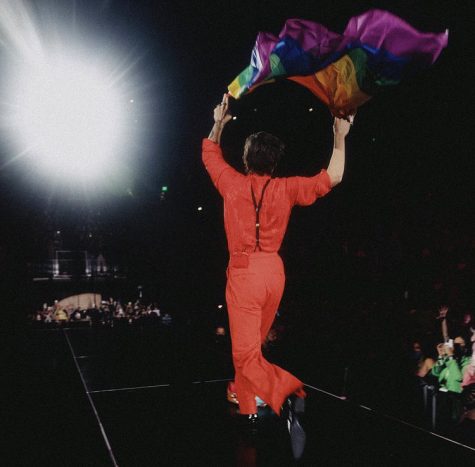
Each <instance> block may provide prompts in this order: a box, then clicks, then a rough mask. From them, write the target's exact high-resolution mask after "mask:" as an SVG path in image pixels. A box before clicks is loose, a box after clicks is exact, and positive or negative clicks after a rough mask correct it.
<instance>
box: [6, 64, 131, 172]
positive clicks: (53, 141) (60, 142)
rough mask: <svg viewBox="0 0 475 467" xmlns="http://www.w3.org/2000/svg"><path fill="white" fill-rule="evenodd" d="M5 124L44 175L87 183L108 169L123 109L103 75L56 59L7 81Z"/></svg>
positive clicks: (120, 131) (93, 68)
mask: <svg viewBox="0 0 475 467" xmlns="http://www.w3.org/2000/svg"><path fill="white" fill-rule="evenodd" d="M10 99H11V103H12V106H13V109H14V110H13V112H12V115H11V123H12V126H13V127H14V128H15V139H16V142H17V145H18V147H19V148H26V147H28V148H29V152H30V153H31V155H32V158H33V160H36V162H37V164H36V165H37V166H38V168H39V169H40V170H42V171H43V172H44V174H45V175H54V176H56V177H61V178H67V179H68V180H69V181H70V180H71V178H76V177H79V178H80V179H82V180H91V179H94V178H96V177H97V176H98V175H100V174H104V171H107V169H108V168H110V164H113V156H114V155H115V154H117V152H118V151H120V148H121V146H122V145H123V144H124V143H125V142H124V141H123V138H124V135H125V134H126V127H125V118H124V114H125V111H126V108H125V107H126V105H125V104H126V103H127V101H126V100H125V98H124V96H121V95H120V93H119V92H118V90H117V89H115V88H114V86H113V83H111V82H110V78H109V77H108V75H107V72H105V70H101V69H100V67H98V66H91V65H90V64H89V63H88V61H86V60H84V59H83V60H81V59H70V58H65V57H59V58H54V59H52V60H51V59H50V60H48V61H46V62H40V63H36V64H34V65H33V68H29V69H24V70H23V72H21V73H19V74H18V75H17V77H16V79H13V80H12V85H11V97H10Z"/></svg>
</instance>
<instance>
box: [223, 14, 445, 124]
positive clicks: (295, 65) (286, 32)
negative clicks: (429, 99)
mask: <svg viewBox="0 0 475 467" xmlns="http://www.w3.org/2000/svg"><path fill="white" fill-rule="evenodd" d="M447 42H448V31H445V32H443V33H427V32H421V31H418V30H417V29H415V28H413V27H412V26H411V25H410V24H408V23H406V22H405V21H404V20H402V19H401V18H399V17H397V16H395V15H393V14H392V13H389V12H388V11H384V10H369V11H367V12H366V13H363V14H361V15H358V16H354V17H352V18H351V19H350V20H349V22H348V24H347V26H346V28H345V31H344V32H343V34H337V33H335V32H332V31H330V30H328V29H327V28H325V27H324V26H322V25H321V24H318V23H314V22H312V21H307V20H302V19H289V20H287V21H286V23H285V25H284V28H283V29H282V31H281V32H280V34H279V36H278V37H276V36H274V35H273V34H270V33H266V32H260V33H259V34H258V36H257V39H256V44H255V46H254V49H253V50H252V56H251V63H250V65H249V66H248V67H247V68H246V69H245V70H244V71H243V72H242V73H240V74H239V75H238V76H237V77H236V78H235V79H234V81H233V82H232V83H231V84H230V85H229V86H228V90H229V93H230V95H231V96H233V97H234V98H236V99H239V98H240V97H241V96H243V95H245V94H247V93H249V92H251V91H253V90H254V89H255V88H256V87H258V86H260V85H262V84H266V83H270V82H273V81H275V80H276V79H281V78H287V79H290V80H292V81H295V82H297V83H299V84H301V85H302V86H305V87H306V88H308V89H309V90H310V91H311V92H312V93H313V94H315V95H316V96H317V97H318V98H319V99H321V100H322V101H323V102H324V103H325V104H326V105H327V106H328V107H329V109H330V111H331V112H332V113H333V114H334V115H335V116H339V117H344V116H347V115H349V114H351V113H354V111H355V110H356V109H357V108H358V107H359V106H360V105H362V104H364V103H365V102H366V101H367V100H368V99H370V98H371V97H372V96H374V95H375V94H377V93H378V92H379V91H381V90H382V89H385V88H388V87H391V86H395V85H397V84H399V83H400V82H401V81H402V80H403V79H406V78H408V77H410V76H413V75H414V74H415V73H417V72H419V71H420V70H423V69H425V68H427V67H429V66H430V65H432V64H433V63H434V62H435V61H436V60H437V58H438V56H439V55H440V53H441V52H442V50H443V49H444V48H445V47H447Z"/></svg>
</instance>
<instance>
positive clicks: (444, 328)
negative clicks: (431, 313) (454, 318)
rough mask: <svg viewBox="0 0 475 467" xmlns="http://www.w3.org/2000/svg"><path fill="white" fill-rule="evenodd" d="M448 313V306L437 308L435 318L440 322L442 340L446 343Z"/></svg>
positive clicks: (447, 339) (447, 336) (447, 338)
mask: <svg viewBox="0 0 475 467" xmlns="http://www.w3.org/2000/svg"><path fill="white" fill-rule="evenodd" d="M448 311H449V307H448V306H445V305H444V306H441V307H440V308H439V316H438V317H437V319H440V320H441V323H442V337H443V339H444V342H448V341H449V330H448V328H447V313H448Z"/></svg>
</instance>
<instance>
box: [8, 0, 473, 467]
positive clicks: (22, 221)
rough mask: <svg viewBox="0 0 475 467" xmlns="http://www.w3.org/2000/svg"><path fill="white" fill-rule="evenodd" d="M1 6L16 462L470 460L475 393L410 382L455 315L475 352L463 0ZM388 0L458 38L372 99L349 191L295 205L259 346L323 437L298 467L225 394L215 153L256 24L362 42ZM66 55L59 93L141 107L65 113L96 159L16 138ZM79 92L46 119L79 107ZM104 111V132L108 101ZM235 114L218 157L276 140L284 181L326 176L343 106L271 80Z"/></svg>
mask: <svg viewBox="0 0 475 467" xmlns="http://www.w3.org/2000/svg"><path fill="white" fill-rule="evenodd" d="M2 3H3V4H2V5H0V28H1V29H0V62H1V69H2V70H3V71H2V74H1V76H0V93H1V98H0V109H1V121H0V132H1V133H0V216H1V228H0V277H1V295H0V298H1V303H2V316H1V321H2V341H3V343H4V344H5V346H4V349H3V350H2V357H3V358H2V360H4V365H2V368H3V370H2V373H3V376H4V378H3V381H4V382H3V386H4V390H6V395H5V396H4V398H3V399H2V412H3V413H4V415H3V417H2V425H3V426H2V428H3V430H2V431H3V432H4V433H3V434H2V445H3V448H4V450H5V453H4V454H3V455H2V465H5V466H6V465H11V466H43V465H45V466H46V465H47V466H51V467H52V466H75V465H78V466H109V465H120V466H123V467H125V466H133V467H144V466H162V465H163V466H172V465H177V466H195V465H196V466H197V465H205V466H268V465H269V466H271V465H272V466H277V465H279V466H281V465H282V466H284V465H308V466H317V465H322V466H330V465H335V466H373V465H374V466H403V465H404V466H406V465H407V466H410V465H421V466H422V465H423V466H437V465H447V464H448V465H464V464H462V462H471V463H473V461H474V460H475V429H474V426H475V415H474V414H473V409H472V410H471V412H472V415H471V418H470V411H467V412H468V415H467V414H466V416H465V418H462V414H463V413H464V403H463V400H462V398H461V395H460V393H459V392H457V391H455V392H454V391H450V390H449V391H446V390H445V391H444V388H443V387H441V386H439V381H438V379H437V378H436V377H433V376H431V374H430V373H429V374H428V375H427V377H426V378H421V377H416V368H417V364H418V363H419V362H420V361H421V355H423V356H424V357H426V358H430V359H432V361H435V360H437V353H438V351H437V345H438V344H439V343H441V342H443V341H444V337H443V334H442V325H441V324H442V321H443V320H442V319H440V310H441V309H444V307H448V313H447V318H446V320H445V321H446V323H447V328H448V334H449V337H450V338H452V339H455V338H456V337H460V338H463V339H464V340H465V343H466V350H465V352H466V354H467V358H469V357H470V355H471V342H470V339H471V337H472V335H473V333H472V332H471V328H475V321H474V320H475V308H474V305H475V293H474V283H475V281H474V280H475V269H474V267H475V264H474V263H475V231H474V222H473V219H474V214H475V212H474V203H473V199H474V191H475V190H474V183H473V177H474V175H475V171H474V154H473V147H474V143H475V141H474V134H475V133H474V131H473V117H472V113H473V109H472V104H473V99H472V98H470V89H471V83H472V82H473V79H474V73H473V71H474V67H473V63H472V62H473V58H472V57H473V53H474V48H473V41H474V36H473V25H472V21H471V18H473V7H472V4H471V3H470V2H469V1H465V2H463V1H453V2H439V1H436V0H434V1H425V0H424V1H418V2H414V1H405V0H402V1H380V2H376V1H375V2H369V1H352V2H349V1H340V2H338V1H327V0H323V1H318V2H317V1H311V2H306V1H305V2H281V1H278V0H275V1H258V0H256V1H254V2H251V1H248V0H243V1H234V0H230V1H225V0H223V1H217V0H212V1H191V0H190V1H184V0H173V1H169V0H163V1H161V0H156V1H142V0H134V1H132V0H130V1H129V0H120V1H119V0H117V1H115V0H107V1H106V0H103V1H97V2H89V1H85V0H77V1H74V0H65V1H63V2H56V1H48V0H44V1H38V2H28V1H18V2H14V1H5V2H2ZM370 8H381V9H386V10H389V11H391V12H392V13H395V14H397V15H399V16H401V17H402V18H404V19H405V20H407V21H408V22H409V23H411V24H412V25H413V26H415V27H416V28H417V29H419V30H422V31H432V32H441V31H444V30H445V29H448V30H449V44H448V47H447V48H446V49H445V50H444V51H443V52H442V54H441V56H440V58H439V59H438V60H437V62H436V63H435V64H434V65H433V66H432V67H431V68H429V69H428V70H427V71H425V72H423V73H421V74H419V75H418V76H417V77H415V78H414V79H412V80H410V81H408V82H404V83H402V84H401V85H399V86H397V87H395V88H394V89H392V90H390V91H388V92H386V93H382V94H381V95H378V96H376V97H375V98H374V99H372V100H370V101H369V102H368V103H366V104H365V105H364V106H362V107H361V108H360V109H359V110H358V113H357V115H356V118H355V123H354V125H353V127H352V129H351V131H350V134H349V135H348V137H347V163H346V169H345V175H344V179H343V182H342V183H341V184H340V185H339V186H338V187H337V188H335V189H334V190H333V191H332V192H331V193H330V194H329V195H328V196H326V197H325V198H323V199H321V200H319V201H318V202H317V203H316V204H314V205H312V206H311V207H308V208H305V209H303V208H295V209H294V210H293V214H292V217H291V221H290V224H289V228H288V231H287V235H286V238H285V240H284V244H283V247H282V250H281V256H282V258H283V260H284V264H285V268H286V275H287V279H286V281H287V282H286V289H285V293H284V297H283V300H282V303H281V306H280V308H279V312H278V316H277V318H276V321H275V323H274V326H273V328H272V330H271V333H270V334H269V336H268V338H267V341H266V344H265V346H264V353H265V355H266V356H267V358H268V359H269V360H271V361H273V362H276V363H277V364H279V365H282V366H283V367H284V368H288V369H289V370H290V371H292V372H293V373H295V374H297V375H298V376H299V378H300V379H302V380H303V381H304V382H305V384H306V391H307V393H308V399H307V400H308V403H307V410H306V413H305V418H304V420H303V423H304V425H305V429H306V433H307V442H306V448H305V453H304V456H303V458H302V459H300V460H299V461H296V460H294V459H293V458H292V451H291V445H290V440H289V436H288V433H287V430H286V426H285V423H284V422H283V421H282V420H281V419H279V417H277V416H276V415H275V414H273V413H271V411H270V409H266V408H264V409H260V412H262V413H260V415H261V418H262V426H260V427H259V432H258V433H257V435H255V434H254V435H252V436H250V435H249V433H246V432H245V430H242V429H241V427H240V426H239V423H238V422H237V419H238V418H239V417H238V415H237V414H236V412H237V408H236V406H235V405H233V404H231V403H229V402H228V401H227V400H226V387H227V383H228V381H229V380H231V379H232V378H233V367H232V360H231V346H230V340H229V328H228V322H227V312H226V305H225V298H224V290H225V284H226V267H227V261H228V254H227V245H226V238H225V233H224V226H223V214H222V210H223V208H222V200H221V198H220V197H219V195H218V193H217V192H216V190H215V188H214V187H213V185H212V183H211V181H210V179H209V176H208V175H207V173H206V172H205V170H204V168H203V166H202V162H201V140H202V138H203V137H206V136H207V135H208V134H209V131H210V129H211V126H212V123H213V108H214V106H215V105H216V104H218V103H219V102H220V101H221V98H222V95H223V93H224V92H225V91H226V87H227V85H228V84H229V83H230V82H231V81H232V80H233V79H234V77H235V76H236V75H237V74H238V73H239V72H240V71H241V70H242V69H243V68H244V67H245V66H247V65H248V63H249V59H250V52H251V50H252V47H253V45H254V41H255V37H256V34H257V32H258V31H269V32H273V33H274V34H277V33H278V32H279V30H280V29H281V28H282V26H283V24H284V22H285V20H286V19H288V18H305V19H308V20H312V21H316V22H319V23H322V24H324V25H325V26H327V27H328V28H329V29H331V30H333V31H336V32H342V30H343V29H344V27H345V25H346V22H347V21H348V19H349V18H350V17H352V16H354V15H357V14H360V13H362V12H364V11H366V10H368V9H370ZM68 47H70V48H72V49H74V52H71V49H69V48H68ZM63 48H64V50H63ZM50 51H53V52H54V54H55V55H54V56H55V57H60V58H61V60H63V58H64V60H65V61H66V62H67V63H69V66H68V68H67V72H66V74H65V75H64V77H63V78H62V79H63V82H66V83H73V84H74V82H75V80H76V79H78V83H80V84H79V87H81V86H82V85H83V84H84V83H85V81H86V75H88V76H89V75H93V74H94V73H96V72H97V73H99V71H100V70H101V67H105V68H106V70H109V73H110V75H112V76H113V80H112V81H113V83H114V85H117V87H118V91H117V93H118V95H119V100H120V99H122V101H123V103H121V104H120V105H119V106H118V107H112V108H109V107H108V105H109V104H107V103H106V101H105V100H104V101H102V99H103V97H104V93H102V94H100V95H98V96H95V95H93V94H91V93H86V94H85V95H82V94H78V92H77V93H76V94H75V97H74V99H73V100H72V101H71V104H67V105H66V109H67V110H66V111H65V113H64V118H63V119H62V120H61V121H58V122H54V123H53V127H54V128H53V129H51V133H52V134H53V133H54V135H56V136H55V138H56V143H57V139H58V136H57V133H55V132H56V131H57V130H58V126H61V125H62V123H63V121H69V120H68V119H69V117H70V114H71V112H74V111H75V109H79V107H80V106H81V105H82V104H84V102H85V103H86V109H88V110H86V111H85V113H84V116H83V120H84V121H85V122H86V123H84V121H81V122H79V121H74V122H73V123H74V125H75V130H74V131H73V132H72V133H74V135H73V136H74V137H75V138H76V139H75V140H74V142H73V143H72V144H71V148H72V149H73V151H72V153H74V154H75V152H74V150H75V149H77V148H81V151H83V152H84V151H90V152H89V153H88V154H89V156H90V157H89V158H86V162H85V163H84V164H82V165H81V164H79V163H78V164H76V161H74V162H71V161H69V162H68V161H65V158H64V157H63V156H62V153H61V150H62V149H61V148H60V150H58V149H57V147H55V148H54V149H49V147H48V148H46V146H45V147H43V145H42V144H43V143H44V142H45V141H46V137H45V133H47V132H49V131H50V129H48V130H41V132H40V134H38V133H35V131H32V132H30V133H29V132H25V133H24V137H23V139H22V138H20V137H19V135H20V134H23V133H21V125H20V124H21V123H22V122H24V121H25V120H26V121H28V122H30V126H31V125H33V127H34V128H40V122H41V123H43V121H46V120H47V119H48V107H46V109H45V110H44V112H45V114H44V116H41V117H40V118H39V119H38V120H31V119H32V118H33V116H32V113H33V112H37V111H38V109H37V108H36V107H35V108H34V109H33V110H32V111H31V113H30V111H28V112H27V115H24V114H23V113H22V112H21V111H18V108H19V107H21V106H22V105H27V106H29V105H32V102H33V101H34V98H33V97H32V96H33V95H30V94H28V92H30V91H29V90H30V87H28V86H27V85H24V84H23V83H24V81H25V79H26V78H25V77H29V76H30V75H33V74H34V70H38V69H39V68H38V67H39V65H38V57H44V56H46V55H47V54H48V53H49V52H50ZM53 52H52V53H53ZM71 60H72V61H71ZM73 62H74V65H72V63H73ZM84 63H86V64H87V66H90V67H92V68H93V69H94V70H95V71H94V73H93V72H91V73H89V72H86V71H84V72H83V71H82V69H81V68H80V66H82V65H83V64H84ZM78 64H80V66H79V67H78V68H75V67H76V65H78ZM92 68H91V69H92ZM30 70H31V73H30ZM17 73H18V74H17ZM82 73H84V74H82ZM94 76H95V75H94ZM21 86H26V87H23V88H22V87H21ZM16 87H18V89H19V91H18V90H16ZM111 87H112V86H108V87H107V89H108V90H110V89H109V88H111ZM39 88H41V85H40V84H39V82H33V84H32V85H31V89H33V90H35V92H36V91H37V90H38V89H39ZM66 90H67V87H64V89H63V87H62V86H60V88H58V90H57V94H56V95H55V96H54V97H53V100H52V101H51V102H50V103H49V104H47V106H48V105H50V106H56V105H58V104H57V103H58V102H61V103H62V104H63V105H64V99H65V95H66V94H65V93H66ZM25 96H26V97H25ZM25 102H26V104H25ZM35 102H36V101H35ZM38 102H39V103H41V104H44V103H45V98H44V96H43V97H41V98H40V99H39V100H38ZM97 103H99V104H100V106H99V107H98V108H99V109H100V112H103V113H101V114H100V115H101V116H100V120H97V121H96V120H94V118H96V116H95V115H94V116H91V115H89V113H88V112H89V110H90V109H91V108H92V106H93V104H97ZM38 105H39V104H38ZM50 108H52V107H50ZM81 108H82V107H81ZM68 109H69V110H68ZM111 109H112V110H111ZM108 111H110V112H111V113H110V114H109V113H107V112H108ZM119 112H123V115H124V116H123V117H120V118H118V119H117V122H116V121H115V115H116V114H117V115H118V113H119ZM231 113H232V114H233V115H234V116H235V117H236V119H235V120H233V121H231V122H230V123H229V124H228V126H227V127H226V129H225V131H224V133H223V139H222V146H223V149H224V152H225V155H226V158H227V160H228V161H229V162H230V163H231V164H232V165H233V166H234V167H236V168H237V169H238V170H243V167H242V161H241V155H242V148H243V143H244V139H245V138H246V136H247V135H248V134H250V133H252V132H255V131H260V130H265V131H269V132H271V133H274V134H276V135H277V136H279V137H280V138H281V139H282V140H283V141H285V143H286V146H287V151H286V157H285V159H284V160H283V161H282V163H281V164H280V165H279V167H278V172H279V173H278V174H277V175H279V176H289V175H297V174H299V175H312V174H314V173H316V172H317V171H319V170H320V169H321V168H322V167H326V165H327V164H328V159H329V157H330V154H331V145H332V118H331V115H330V113H329V112H328V109H327V108H326V107H324V106H323V104H322V103H321V102H320V101H318V100H317V99H316V98H315V97H314V96H313V95H311V94H310V93H309V92H308V91H307V90H306V89H304V88H303V87H300V86H298V85H296V84H294V83H292V82H289V81H286V82H279V83H276V84H272V85H269V86H263V87H262V88H259V89H257V90H256V91H255V92H253V93H251V94H250V95H248V96H245V97H243V98H242V99H240V100H238V101H233V102H232V103H231ZM111 115H114V117H111ZM121 115H122V114H121ZM35 118H38V117H37V116H36V117H35ZM29 119H30V120H29ZM111 120H114V121H113V122H112V123H113V124H114V125H116V126H115V127H114V131H115V132H116V133H117V132H119V133H120V136H121V139H119V140H117V141H116V140H114V141H115V142H114V145H115V146H113V147H112V146H109V145H108V144H107V140H106V139H104V135H106V134H108V132H110V131H111V130H110V128H109V126H107V125H106V126H104V125H103V124H104V122H106V123H108V122H110V121H111ZM119 120H120V121H119ZM31 122H33V124H32V123H31ZM117 125H119V126H117ZM48 128H50V127H48ZM53 130H54V131H53ZM65 131H66V130H65ZM69 131H71V130H69ZM92 131H94V135H95V136H94V137H96V136H98V139H97V140H95V139H93V138H92V137H90V136H89V133H88V132H92ZM96 133H97V134H96ZM35 138H36V139H35ZM33 140H34V143H35V144H36V142H40V143H41V144H40V145H39V146H38V145H37V146H34V144H33ZM61 144H62V143H61ZM64 144H69V143H64ZM111 144H112V143H111ZM32 146H33V147H40V149H41V151H40V152H42V153H41V154H40V153H37V152H35V149H31V147H32ZM62 148H63V149H64V146H62ZM68 148H69V146H68ZM84 148H86V149H84ZM56 151H58V153H56ZM52 152H54V153H55V155H56V158H53V159H51V157H50V156H51V153H52ZM104 152H107V159H104V160H102V159H100V157H102V155H103V153H104ZM58 154H59V156H58ZM78 154H79V153H78ZM48 157H49V159H48V161H47V164H46V165H43V163H42V162H40V159H41V160H43V159H44V160H46V159H47V158H48ZM79 158H80V156H77V157H76V159H79ZM91 161H93V162H91ZM96 161H100V162H101V163H100V164H96V163H95V162H96ZM83 162H84V161H83ZM68 164H69V165H68ZM63 166H64V167H63ZM81 294H87V295H86V296H80V295H81ZM71 297H73V298H71ZM65 299H66V300H65ZM421 352H422V353H421ZM466 465H470V464H466Z"/></svg>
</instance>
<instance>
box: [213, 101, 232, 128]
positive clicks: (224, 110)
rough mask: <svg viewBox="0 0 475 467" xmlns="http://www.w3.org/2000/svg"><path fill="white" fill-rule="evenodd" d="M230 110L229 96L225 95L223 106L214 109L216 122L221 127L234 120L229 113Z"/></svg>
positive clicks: (219, 105)
mask: <svg viewBox="0 0 475 467" xmlns="http://www.w3.org/2000/svg"><path fill="white" fill-rule="evenodd" d="M228 109H229V97H228V95H227V94H224V95H223V100H222V101H221V104H218V105H217V106H216V107H215V108H214V114H213V117H214V122H215V123H217V124H219V125H221V126H224V125H226V123H228V122H229V120H231V119H232V118H233V116H232V115H231V114H230V113H228Z"/></svg>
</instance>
